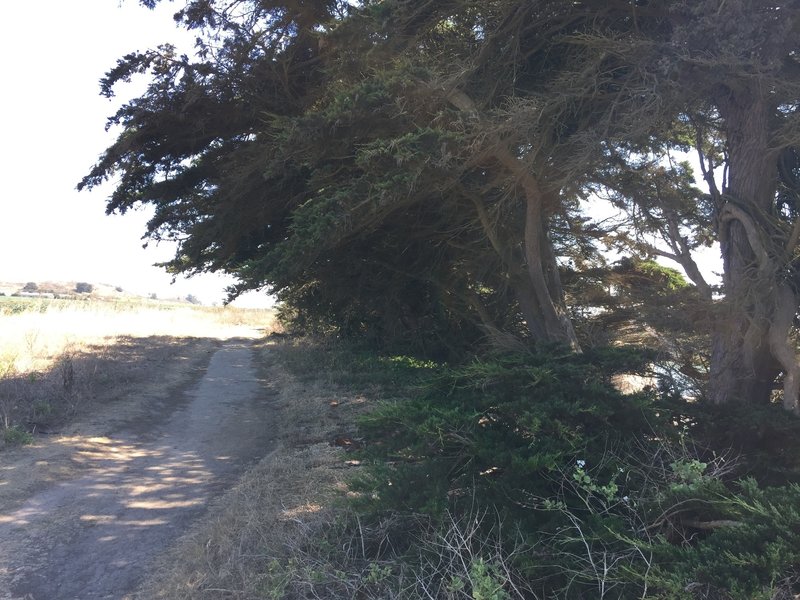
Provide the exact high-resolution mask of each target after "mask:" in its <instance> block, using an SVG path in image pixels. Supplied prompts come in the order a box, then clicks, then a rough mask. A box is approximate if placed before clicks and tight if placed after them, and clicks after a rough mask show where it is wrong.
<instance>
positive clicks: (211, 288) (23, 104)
mask: <svg viewBox="0 0 800 600" xmlns="http://www.w3.org/2000/svg"><path fill="white" fill-rule="evenodd" d="M177 9H178V6H177V5H176V4H174V3H172V2H166V1H164V2H162V3H161V4H160V5H159V7H158V8H157V9H156V10H155V11H150V10H147V9H145V8H142V7H141V6H139V4H138V2H137V1H136V0H125V1H120V0H79V1H77V2H65V1H64V0H39V1H37V2H22V1H17V2H4V3H3V15H2V18H1V19H0V73H2V81H3V83H2V88H3V91H2V92H1V93H0V169H1V171H0V172H1V173H2V176H3V185H2V188H0V189H2V191H1V192H0V281H7V282H27V281H47V280H50V281H87V282H92V283H108V284H111V285H115V286H122V287H123V288H125V289H126V290H130V291H133V292H138V293H143V294H146V293H151V292H154V293H156V294H158V295H159V297H164V298H166V297H176V296H178V297H184V296H186V295H187V294H189V293H191V294H194V295H195V296H197V297H198V298H200V299H201V300H202V301H203V302H204V303H206V304H211V303H212V302H218V301H220V300H221V299H222V298H223V297H224V295H225V293H224V288H225V286H226V285H229V284H230V283H231V282H232V281H233V280H232V279H230V278H223V277H218V276H214V275H203V276H198V277H194V278H191V279H189V280H186V279H179V280H178V281H177V282H176V283H175V284H174V285H171V284H170V281H171V276H170V275H168V274H166V273H165V272H164V271H163V270H162V269H159V268H157V267H153V266H152V265H153V263H156V262H159V261H164V260H167V259H169V258H171V257H172V255H173V247H172V246H171V245H167V244H161V245H160V246H159V247H155V245H154V244H151V247H150V248H148V249H147V250H144V249H143V248H142V244H143V241H142V240H141V236H142V234H143V233H144V230H145V223H146V222H147V220H148V218H149V215H150V212H149V211H137V212H128V213H127V214H126V215H124V216H110V217H109V216H106V215H105V198H106V197H107V195H108V193H109V192H110V189H109V188H97V189H95V190H93V191H92V192H87V191H83V192H81V193H78V192H77V191H76V190H75V186H76V185H77V183H78V181H80V179H81V178H82V176H83V175H85V174H86V173H87V172H88V171H89V169H90V168H91V167H92V165H93V164H94V163H95V162H96V160H97V158H98V157H99V155H100V154H101V152H102V151H103V150H104V149H105V148H106V147H107V146H108V145H110V144H111V143H112V142H113V140H114V132H113V131H112V132H111V133H106V132H105V131H104V126H105V122H106V118H107V117H108V116H109V115H111V114H112V113H113V112H114V111H115V108H116V107H117V106H118V105H119V103H120V100H122V99H127V98H129V97H134V96H137V95H139V93H140V92H141V91H142V90H143V82H138V85H137V84H136V82H134V83H133V84H131V85H130V86H128V87H127V88H126V87H125V86H122V87H120V88H118V90H117V94H118V97H119V99H115V100H108V99H105V98H102V97H100V95H99V84H98V81H99V80H100V78H101V77H102V76H103V75H104V74H105V72H106V71H107V70H108V69H110V68H111V67H113V66H114V65H115V64H116V60H117V59H118V58H120V57H121V56H123V55H124V54H127V53H128V52H131V51H134V50H146V49H147V48H151V47H154V46H156V45H158V44H160V43H164V42H171V43H175V44H176V45H178V46H179V47H182V48H184V47H185V48H186V49H187V50H189V49H190V48H191V45H192V39H193V38H192V36H191V35H190V34H188V33H187V32H185V31H183V30H179V29H178V28H176V27H175V25H174V22H173V20H172V14H173V13H174V12H175V11H176V10H177ZM266 299H267V297H266V294H265V293H260V294H255V293H253V294H249V295H248V296H247V297H246V298H242V299H241V300H240V301H237V304H242V305H253V304H263V303H264V302H265V300H266Z"/></svg>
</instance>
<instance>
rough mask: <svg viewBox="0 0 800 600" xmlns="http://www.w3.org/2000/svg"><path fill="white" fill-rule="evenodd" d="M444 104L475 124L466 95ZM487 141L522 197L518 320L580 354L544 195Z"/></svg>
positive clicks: (497, 144) (503, 149) (501, 148)
mask: <svg viewBox="0 0 800 600" xmlns="http://www.w3.org/2000/svg"><path fill="white" fill-rule="evenodd" d="M447 99H448V101H449V102H450V104H452V105H453V106H455V107H456V108H457V109H458V110H460V111H462V112H464V113H466V114H468V115H469V116H471V117H472V118H473V119H476V120H477V121H480V114H479V112H478V109H477V107H476V106H475V103H474V102H473V101H472V99H471V98H470V97H469V96H468V95H467V94H465V93H464V92H462V91H460V90H451V91H450V92H449V94H448V95H447ZM486 140H487V143H488V145H487V148H486V152H487V154H488V155H490V156H492V157H493V158H494V159H495V160H496V161H497V162H498V163H499V165H500V166H501V167H503V168H504V169H505V170H506V171H507V173H508V174H509V175H510V176H512V177H513V178H514V179H515V180H516V182H517V184H518V185H519V186H520V188H521V189H522V191H523V194H524V200H525V227H524V235H523V240H522V241H523V248H524V254H525V268H524V269H520V270H519V272H518V273H515V272H514V270H513V268H512V270H511V271H510V274H511V275H512V283H515V284H516V285H515V287H516V292H517V299H518V302H519V304H520V309H521V310H522V313H523V317H524V318H525V320H526V322H527V323H528V328H529V330H530V332H531V335H532V336H533V337H534V339H536V340H537V341H543V342H557V343H562V344H566V345H568V346H569V347H570V348H572V349H573V350H574V351H576V352H580V344H579V343H578V337H577V335H576V334H575V329H574V328H573V326H572V321H571V320H570V318H569V315H568V314H567V310H566V306H565V303H564V297H563V292H562V290H561V281H560V277H559V275H558V265H557V263H556V260H555V255H554V253H553V250H552V247H551V242H550V240H549V238H548V237H547V231H546V222H547V215H546V213H545V206H544V202H545V196H544V194H543V191H542V189H541V186H540V185H539V181H538V180H537V178H536V177H535V176H534V174H533V173H532V172H531V171H530V168H529V166H528V165H526V164H525V163H524V162H523V161H522V160H520V158H519V157H517V156H515V155H514V154H513V153H512V151H511V150H510V149H509V147H508V145H507V144H506V143H505V142H504V141H503V140H501V139H499V138H498V136H497V135H494V134H492V133H491V132H490V133H488V134H487V136H486ZM473 202H474V200H473ZM481 206H482V205H481V204H480V202H478V203H476V208H478V213H479V217H481V222H482V224H483V225H484V228H487V226H488V230H487V234H488V235H489V241H490V243H491V244H492V246H493V247H494V248H495V250H496V251H497V252H498V253H499V254H500V255H501V258H504V259H505V257H503V250H502V247H501V245H500V244H499V242H498V240H497V239H496V237H495V234H494V232H493V230H492V228H491V226H490V225H488V224H487V222H486V219H485V215H481V211H480V208H479V207H481ZM514 280H516V281H514Z"/></svg>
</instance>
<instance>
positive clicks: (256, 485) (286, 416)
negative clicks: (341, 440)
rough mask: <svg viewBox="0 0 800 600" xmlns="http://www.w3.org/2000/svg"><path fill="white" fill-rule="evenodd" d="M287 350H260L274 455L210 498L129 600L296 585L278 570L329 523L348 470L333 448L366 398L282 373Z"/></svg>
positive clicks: (250, 593) (271, 590) (263, 591)
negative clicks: (204, 512) (271, 409)
mask: <svg viewBox="0 0 800 600" xmlns="http://www.w3.org/2000/svg"><path fill="white" fill-rule="evenodd" d="M291 344H292V342H284V343H278V344H275V343H271V344H270V343H267V344H265V345H264V346H263V347H262V348H261V353H262V357H263V360H262V364H263V371H264V372H263V378H264V379H265V380H266V381H268V382H270V385H272V386H274V387H275V389H276V390H277V392H278V397H277V399H276V401H275V411H276V413H275V419H276V425H277V427H276V430H277V431H279V432H281V433H280V438H279V440H278V444H277V447H276V449H275V450H274V451H273V452H272V453H271V454H270V455H269V456H267V457H266V458H264V459H263V460H262V461H261V462H260V463H259V464H258V465H257V466H256V467H255V468H253V469H252V470H250V471H249V472H248V473H247V474H246V475H245V476H244V477H243V478H242V479H241V480H240V482H239V484H238V485H237V486H236V487H235V488H233V489H232V490H231V491H230V492H228V493H227V494H225V495H224V496H223V497H221V498H220V499H218V500H217V502H216V503H215V505H214V507H212V509H211V510H210V514H211V515H212V516H211V517H209V518H208V519H207V520H205V521H204V522H203V523H201V524H200V525H198V526H197V527H196V528H195V530H194V531H192V532H191V533H189V534H188V535H187V536H185V537H184V538H183V539H182V540H181V541H180V542H179V543H178V545H177V546H176V548H175V549H173V550H172V551H170V553H169V556H167V557H166V558H165V559H164V560H163V561H161V562H162V564H163V568H162V569H161V571H160V572H158V573H157V574H155V576H154V577H153V579H152V580H151V581H150V582H149V583H148V584H147V585H146V586H145V587H144V588H143V591H141V592H140V593H139V595H137V596H136V597H137V598H140V599H148V600H155V599H170V600H181V599H189V598H191V599H209V600H211V599H215V600H217V599H221V598H236V599H250V598H284V597H288V596H287V594H288V590H289V588H290V587H292V586H293V585H295V584H297V582H298V581H299V580H300V579H301V578H300V577H299V576H298V575H297V574H296V573H295V574H293V573H292V568H288V569H287V568H286V567H287V565H288V564H289V563H291V562H292V560H293V559H291V558H290V557H291V556H293V555H294V554H296V553H297V551H298V549H299V547H300V546H302V545H303V544H304V543H306V542H307V541H309V540H312V539H314V532H315V531H316V530H317V529H319V528H320V527H327V526H330V524H331V523H332V522H333V521H335V520H336V514H337V511H336V509H335V506H336V505H337V499H341V498H343V497H344V496H345V495H346V494H347V484H346V482H347V480H348V478H349V477H350V475H351V474H352V472H354V471H355V470H356V469H355V468H354V467H353V466H352V465H350V464H348V460H347V459H348V455H347V454H346V453H345V452H344V451H343V450H342V449H341V448H338V447H336V446H335V445H333V444H332V442H333V441H334V440H335V439H336V438H337V437H340V436H343V435H349V434H350V433H351V428H352V426H353V423H354V421H355V416H356V414H357V413H359V412H361V411H362V410H363V408H364V406H365V404H366V399H365V398H363V397H361V396H359V395H356V394H350V393H348V392H347V391H346V390H345V389H343V388H341V387H332V386H330V385H329V384H328V383H326V382H324V381H322V380H317V381H299V380H298V379H297V378H295V377H294V376H292V375H290V374H289V373H287V372H286V371H285V370H284V369H283V368H282V367H281V365H280V361H278V360H277V355H278V354H279V353H281V352H282V351H290V350H291ZM287 561H289V563H287Z"/></svg>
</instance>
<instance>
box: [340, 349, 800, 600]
mask: <svg viewBox="0 0 800 600" xmlns="http://www.w3.org/2000/svg"><path fill="white" fill-rule="evenodd" d="M648 360H650V357H647V356H646V355H641V354H638V353H636V352H635V351H631V350H629V349H625V348H606V349H601V350H596V351H593V352H588V353H585V354H584V355H574V354H570V353H567V352H560V351H559V349H558V348H551V349H550V350H549V351H547V352H538V353H531V354H515V355H500V356H494V357H491V358H486V359H484V360H481V361H474V362H472V363H469V364H466V365H464V366H462V367H439V368H438V369H436V370H434V371H431V372H430V378H429V379H428V381H427V382H426V383H425V384H424V385H423V386H422V387H420V388H418V390H419V391H418V392H417V393H416V394H413V393H411V394H410V397H409V398H407V399H397V400H394V401H392V402H388V403H386V404H384V405H383V406H382V407H380V408H379V409H377V410H376V411H374V412H373V413H371V414H369V415H367V416H366V417H364V418H363V419H362V421H361V423H360V427H361V433H362V435H363V436H364V437H365V439H366V442H367V449H366V450H365V451H364V452H365V456H366V457H367V458H368V459H370V460H371V463H370V467H369V470H368V473H367V474H366V475H364V476H362V477H360V478H359V480H358V481H357V486H356V487H357V489H358V490H360V491H361V492H362V496H361V497H360V499H359V500H358V501H357V505H358V506H359V507H360V509H361V510H363V511H365V512H366V514H368V515H372V517H371V518H373V519H375V518H378V517H379V516H380V515H386V514H396V513H398V512H399V513H401V514H408V515H414V514H425V515H429V516H432V517H433V518H434V522H437V523H442V524H445V521H447V519H448V516H449V515H451V514H455V515H459V516H461V515H466V514H471V513H472V512H473V511H475V510H478V511H480V510H482V509H483V510H490V511H492V512H495V513H496V514H498V516H499V518H500V519H501V520H502V522H503V523H504V527H503V531H504V532H505V534H503V536H501V537H502V545H503V546H505V547H506V550H507V552H508V553H509V555H511V554H513V555H514V556H515V558H514V559H513V561H511V567H509V568H511V569H512V571H513V572H514V573H515V575H514V576H515V577H520V578H521V580H524V581H526V582H528V584H530V585H531V586H532V589H537V590H540V591H542V590H543V591H542V593H544V594H545V597H548V598H585V597H594V595H596V594H598V593H600V594H601V595H603V594H606V593H609V591H610V590H614V592H613V597H616V598H640V597H642V594H643V593H644V592H645V590H646V591H647V594H648V595H647V597H653V598H665V599H666V598H687V599H690V598H696V597H718V598H730V599H737V600H738V599H742V600H744V599H745V598H762V597H763V598H770V597H772V596H771V594H774V593H776V590H778V589H779V588H781V586H783V587H784V588H785V587H786V586H787V585H789V583H787V582H788V581H789V579H787V578H790V576H791V575H792V574H793V573H794V572H795V570H796V569H798V568H800V509H798V507H799V506H800V486H797V485H784V486H779V487H761V486H760V485H759V484H758V483H757V482H756V481H755V480H754V479H752V478H746V477H744V478H737V475H738V474H739V473H742V472H744V469H745V466H739V467H737V466H736V465H734V464H729V461H726V460H724V459H723V458H722V457H720V456H719V455H717V456H716V457H715V455H714V454H713V453H712V452H710V451H709V452H707V451H703V453H704V454H708V455H709V457H708V458H705V457H704V456H703V455H702V454H698V453H696V452H695V451H690V450H689V448H691V438H690V437H687V436H690V435H692V432H693V426H692V425H691V417H688V416H687V415H690V414H691V412H692V410H693V407H691V406H687V405H683V406H681V405H675V404H671V403H670V402H668V401H666V400H662V399H660V398H658V397H657V396H655V395H654V394H652V393H641V394H633V395H627V396H626V395H623V394H620V393H619V392H618V391H616V390H615V389H614V388H613V386H612V385H611V383H610V379H611V377H612V376H613V374H615V373H620V372H638V371H641V370H642V369H643V368H644V366H645V364H646V363H647V361H648ZM687 423H688V428H687ZM737 469H738V470H737ZM407 535H412V532H408V533H407ZM477 535H478V536H479V537H482V536H487V535H489V531H488V530H482V532H481V533H478V534H477ZM520 537H521V538H522V540H523V541H524V544H525V546H526V547H529V548H530V551H529V552H519V553H518V554H516V553H514V552H512V551H511V549H512V548H513V547H514V546H515V545H517V544H519V540H520ZM394 543H395V544H397V545H398V547H402V543H399V544H398V541H397V540H395V542H394ZM406 543H411V542H410V541H407V542H406ZM407 560H413V561H416V560H419V557H417V558H413V557H410V556H408V557H407ZM471 564H472V567H471V574H472V577H470V578H465V577H464V576H463V575H459V576H458V577H454V578H451V579H449V580H446V582H445V583H446V585H447V586H449V589H451V591H452V593H461V591H462V590H465V589H467V586H466V582H467V581H468V580H469V581H471V583H470V586H471V587H469V589H470V590H472V591H471V593H472V594H473V597H477V596H475V594H476V593H480V594H484V596H482V597H487V598H491V597H499V598H504V597H506V596H504V595H503V594H505V593H506V592H507V591H508V590H509V589H510V588H509V587H508V586H506V585H504V583H503V582H504V580H503V578H502V577H501V576H500V573H499V572H498V571H495V570H493V568H492V567H491V563H488V562H473V563H471ZM504 572H510V571H504ZM476 582H483V583H481V584H476ZM443 585H444V584H443ZM476 585H477V587H476ZM786 589H789V588H786ZM477 590H480V591H477ZM603 590H606V591H603ZM492 594H499V595H498V596H492ZM703 594H705V596H704V595H703Z"/></svg>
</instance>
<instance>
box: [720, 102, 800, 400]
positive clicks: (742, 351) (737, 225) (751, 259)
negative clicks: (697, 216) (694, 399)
mask: <svg viewBox="0 0 800 600" xmlns="http://www.w3.org/2000/svg"><path fill="white" fill-rule="evenodd" d="M717 106H718V109H719V112H720V115H721V116H722V118H723V119H724V120H725V123H726V133H727V143H728V151H729V181H728V184H727V187H726V188H724V189H723V190H722V194H721V196H720V201H721V202H720V207H719V213H718V220H719V239H720V247H721V250H722V258H723V269H724V271H723V284H724V289H725V299H724V301H723V303H722V305H721V306H720V310H719V312H718V314H717V320H716V326H715V330H714V333H713V339H712V355H711V377H710V381H709V389H708V396H709V399H710V400H711V402H713V403H714V404H726V403H730V402H734V401H739V402H748V403H765V402H768V401H769V399H770V396H771V395H772V392H773V389H774V386H775V380H776V378H777V377H778V375H779V374H781V373H784V405H785V406H786V407H787V408H788V409H790V410H795V411H796V410H797V405H798V398H797V395H798V385H800V382H799V381H798V374H799V373H798V370H799V368H798V365H797V358H796V355H795V351H794V349H793V348H792V346H791V343H790V340H791V326H792V321H793V318H794V315H795V312H796V309H797V296H796V294H795V292H794V291H793V290H792V288H791V285H790V282H788V281H785V279H784V278H785V276H786V275H785V271H786V269H785V265H784V264H783V262H784V260H785V252H784V251H783V250H784V248H783V247H781V245H780V244H778V246H776V245H775V239H774V236H773V235H772V234H773V233H774V230H771V228H770V226H769V219H770V218H774V217H775V210H774V203H775V191H776V186H777V179H778V173H777V153H776V150H775V149H774V148H771V147H770V139H769V132H770V122H769V121H770V117H771V114H772V110H773V107H772V106H771V105H770V103H769V102H768V99H767V98H766V96H765V92H761V91H756V90H741V89H738V90H736V91H734V90H731V89H727V90H725V91H724V92H722V93H720V95H719V97H718V98H717Z"/></svg>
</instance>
